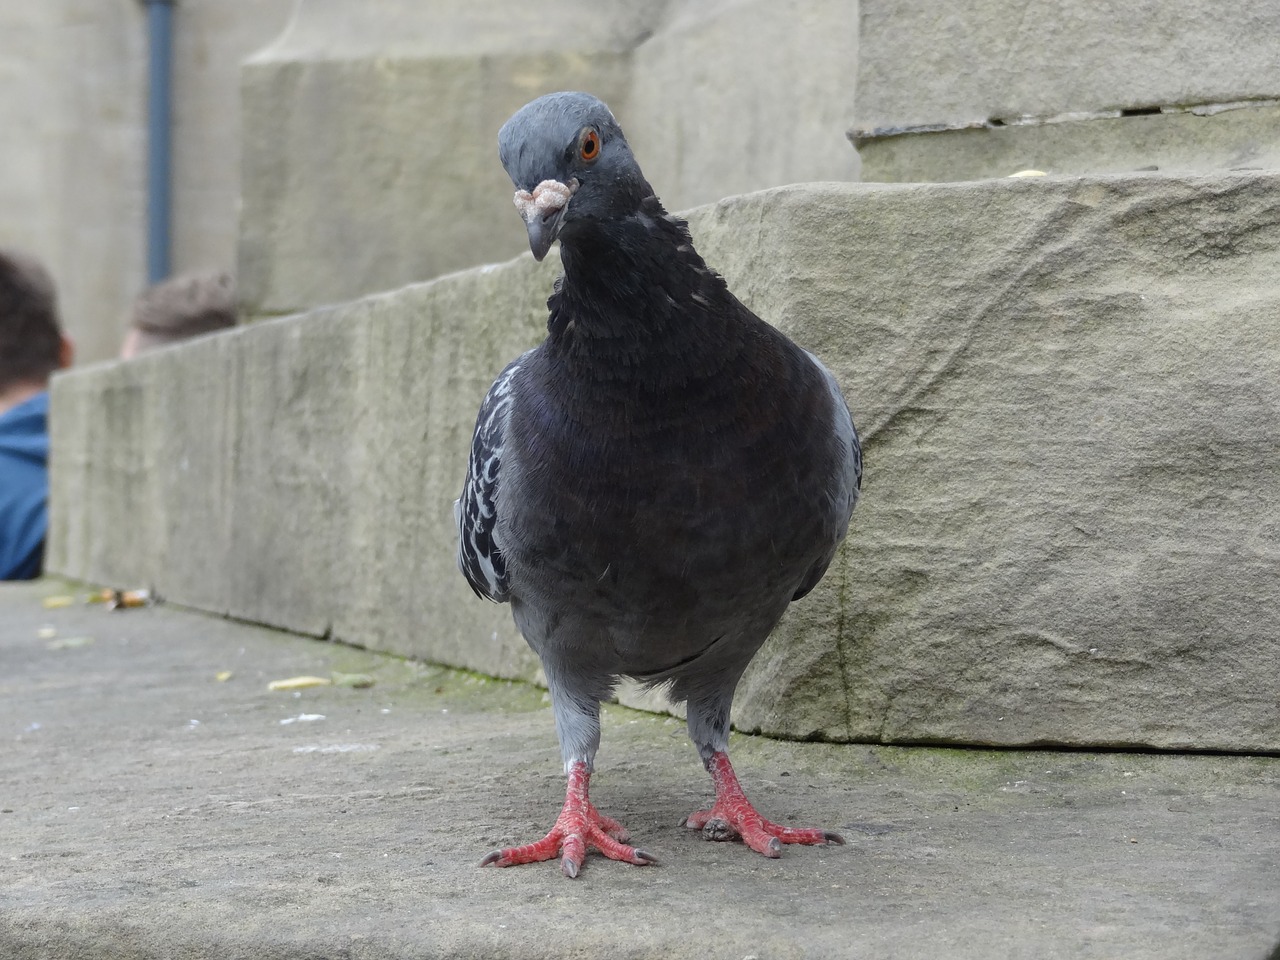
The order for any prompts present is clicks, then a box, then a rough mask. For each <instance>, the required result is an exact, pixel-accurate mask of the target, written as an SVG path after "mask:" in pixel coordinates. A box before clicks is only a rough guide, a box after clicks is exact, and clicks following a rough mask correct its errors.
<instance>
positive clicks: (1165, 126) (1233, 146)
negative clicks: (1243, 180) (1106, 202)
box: [850, 101, 1280, 182]
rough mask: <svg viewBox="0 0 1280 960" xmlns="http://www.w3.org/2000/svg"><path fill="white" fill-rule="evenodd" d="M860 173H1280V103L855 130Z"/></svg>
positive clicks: (918, 176)
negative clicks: (955, 126) (875, 132)
mask: <svg viewBox="0 0 1280 960" xmlns="http://www.w3.org/2000/svg"><path fill="white" fill-rule="evenodd" d="M850 136H851V138H852V139H853V140H854V142H855V143H856V144H857V147H858V152H859V154H860V155H861V157H862V175H863V179H865V180H869V181H891V182H921V181H928V182H946V181H958V180H980V179H984V178H987V177H1004V176H1008V175H1009V174H1012V173H1015V172H1017V171H1019V170H1028V169H1030V170H1040V171H1043V172H1045V173H1050V174H1107V173H1132V172H1136V171H1142V170H1152V171H1154V170H1159V171H1160V172H1162V173H1178V174H1189V173H1192V174H1193V173H1201V174H1205V173H1215V172H1224V171H1228V170H1238V169H1270V170H1277V169H1280V105H1277V104H1276V103H1275V102H1274V101H1273V102H1272V103H1271V104H1268V105H1257V106H1241V107H1237V108H1234V109H1229V110H1223V111H1220V112H1215V113H1209V114H1197V113H1194V112H1192V111H1180V112H1173V113H1163V114H1152V115H1142V116H1128V117H1121V116H1116V117H1106V118H1093V119H1070V120H1064V121H1062V122H1052V123H1028V124H1014V125H1009V126H990V125H974V126H969V127H963V128H958V129H950V130H938V131H932V132H924V131H904V132H902V133H888V134H882V135H863V136H858V135H854V134H851V135H850Z"/></svg>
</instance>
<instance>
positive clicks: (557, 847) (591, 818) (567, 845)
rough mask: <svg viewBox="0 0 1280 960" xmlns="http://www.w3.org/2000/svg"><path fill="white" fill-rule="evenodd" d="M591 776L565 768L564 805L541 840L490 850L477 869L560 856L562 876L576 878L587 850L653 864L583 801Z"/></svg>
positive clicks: (579, 766) (581, 766)
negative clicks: (567, 774)
mask: <svg viewBox="0 0 1280 960" xmlns="http://www.w3.org/2000/svg"><path fill="white" fill-rule="evenodd" d="M590 779H591V774H590V773H589V772H588V771H587V765H586V764H585V763H583V762H581V761H575V762H574V763H572V764H570V766H569V785H568V787H566V789H565V795H564V806H563V807H562V808H561V809H560V816H559V817H557V818H556V822H555V826H553V827H552V828H551V832H550V833H548V834H547V835H546V836H545V837H543V838H542V839H541V840H538V841H536V842H534V843H529V844H526V845H525V846H523V847H507V848H505V849H503V850H494V851H493V852H492V853H490V854H489V855H488V856H487V857H485V858H484V859H483V860H481V861H480V866H482V867H485V866H488V865H489V864H493V865H494V866H497V867H514V866H516V865H517V864H521V863H535V862H537V861H539V860H551V859H553V858H554V857H555V855H556V854H557V853H559V854H560V869H561V871H562V872H563V873H564V875H565V876H566V877H576V876H577V875H578V871H579V870H580V869H581V868H582V861H583V860H584V859H585V858H586V855H587V848H588V847H593V848H595V849H596V850H599V851H600V852H601V853H603V854H604V855H605V856H606V857H608V858H609V859H610V860H625V861H627V862H628V863H634V864H637V865H639V866H643V865H644V864H646V863H657V862H658V861H657V858H655V857H653V856H651V855H650V854H647V853H645V852H644V851H643V850H637V849H636V848H635V847H629V846H627V844H626V843H625V842H624V841H626V840H629V839H631V838H630V837H629V836H628V835H627V831H626V829H625V828H624V827H623V826H622V824H620V823H619V822H618V821H617V820H614V819H613V818H612V817H606V816H605V815H604V814H602V813H600V811H598V810H597V809H596V808H595V806H593V805H592V803H591V801H590V800H588V799H587V784H588V782H589V781H590Z"/></svg>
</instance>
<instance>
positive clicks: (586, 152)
mask: <svg viewBox="0 0 1280 960" xmlns="http://www.w3.org/2000/svg"><path fill="white" fill-rule="evenodd" d="M578 156H580V157H581V158H582V159H583V160H586V161H587V162H588V163H590V162H591V161H592V160H594V159H595V158H596V157H598V156H600V134H598V133H596V132H595V131H594V130H589V129H588V130H583V131H582V136H581V137H579V138H578Z"/></svg>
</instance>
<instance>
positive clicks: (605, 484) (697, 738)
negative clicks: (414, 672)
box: [455, 93, 862, 877]
mask: <svg viewBox="0 0 1280 960" xmlns="http://www.w3.org/2000/svg"><path fill="white" fill-rule="evenodd" d="M498 148H499V155H500V157H501V159H502V165H503V166H504V167H505V168H506V170H507V173H508V174H509V175H510V176H511V179H512V181H513V182H514V183H515V186H516V188H517V189H516V195H515V202H516V206H517V208H518V209H519V211H520V213H521V215H522V216H523V218H524V220H525V225H526V226H527V228H528V233H529V246H530V247H531V249H532V250H533V255H534V257H535V258H537V259H538V260H541V259H542V258H543V257H545V256H546V254H547V252H548V251H549V250H550V248H551V245H552V243H553V242H554V241H556V240H559V241H560V258H561V260H562V261H563V264H564V274H563V275H562V276H561V278H560V279H559V280H558V281H557V283H556V287H555V292H554V293H553V294H552V296H551V298H550V299H549V300H548V301H547V306H548V308H549V310H550V316H549V318H548V320H547V338H546V340H544V341H543V342H542V343H541V344H540V345H539V346H537V347H535V348H534V349H532V350H530V351H529V352H527V353H525V354H524V355H522V356H520V357H518V358H517V359H516V360H514V361H513V362H512V363H511V364H510V365H508V366H507V368H506V369H505V370H503V371H502V373H501V374H500V375H499V377H498V379H497V380H496V381H495V382H494V384H493V386H492V387H491V388H490V389H489V392H488V394H487V396H486V397H485V399H484V402H483V403H482V404H481V406H480V413H479V416H478V417H477V420H476V429H475V435H474V438H473V440H472V444H471V457H470V461H469V463H468V468H467V479H466V484H465V486H464V487H463V491H462V496H461V498H460V499H459V500H458V502H457V503H456V504H455V512H456V515H457V519H458V529H459V540H458V566H459V568H460V569H461V570H462V573H463V574H464V575H465V576H466V578H467V580H468V581H469V582H470V584H471V586H472V588H473V589H474V590H475V592H476V593H477V594H478V595H479V596H482V597H487V598H488V599H490V600H494V601H497V602H509V603H510V604H511V609H512V614H513V615H514V617H515V622H516V625H517V626H518V627H519V628H520V632H521V633H522V634H523V635H524V638H525V639H526V640H527V641H528V643H529V645H530V646H531V647H532V648H533V649H534V651H535V652H536V653H537V654H538V657H539V658H540V659H541V661H542V666H543V669H544V670H545V673H546V677H547V685H548V686H549V687H550V689H551V703H552V708H553V712H554V714H555V722H556V732H557V734H558V735H559V738H560V747H561V750H562V752H563V754H564V763H565V772H566V774H567V775H568V787H567V790H566V794H565V802H564V807H563V808H562V810H561V812H560V816H559V818H558V819H557V820H556V822H555V825H554V826H553V827H552V829H551V831H550V832H549V833H548V834H547V835H546V836H545V837H543V838H542V839H541V840H538V841H537V842H535V843H531V844H528V845H527V846H522V847H514V848H507V849H503V850H495V851H494V852H493V853H491V854H489V855H488V856H487V857H485V858H484V860H483V862H482V865H484V864H496V865H497V866H503V867H505V866H512V865H514V864H519V863H529V862H532V861H536V860H549V859H552V858H554V857H555V856H556V855H557V854H559V855H560V857H561V869H562V870H563V871H564V873H565V874H567V875H568V876H571V877H573V876H577V874H578V871H579V869H580V868H581V866H582V861H583V858H584V856H585V854H586V851H587V849H588V848H595V849H597V850H599V851H600V852H601V853H602V854H604V855H605V856H606V857H610V858H612V859H615V860H626V861H629V862H631V863H635V864H645V863H653V862H654V858H653V857H652V856H651V855H649V854H647V853H645V852H644V851H643V850H640V849H637V848H635V847H632V846H629V845H628V842H627V841H628V839H629V838H628V836H627V832H626V831H625V830H624V829H623V827H622V826H621V825H620V824H619V823H618V822H617V821H615V820H612V819H610V818H609V817H606V816H604V815H602V814H600V813H599V812H598V811H597V810H596V808H595V807H594V806H593V805H592V803H591V801H590V800H589V799H588V783H589V780H590V777H591V772H592V769H593V761H594V758H595V754H596V749H597V748H598V747H599V745H600V703H601V701H602V700H605V699H607V698H608V697H609V696H610V695H611V693H612V691H613V689H614V687H615V685H616V684H617V682H618V680H619V678H620V677H624V676H626V677H634V678H636V679H638V680H640V681H642V682H643V683H645V684H652V685H660V684H661V685H666V686H667V687H668V688H669V693H670V695H671V697H672V698H673V699H674V700H676V701H685V702H686V704H687V707H688V728H689V736H690V738H691V739H692V740H693V742H694V745H695V746H696V747H697V749H698V753H699V754H700V755H701V757H702V761H703V764H704V765H705V766H706V768H707V770H708V771H709V772H710V774H711V777H712V780H713V782H714V785H715V793H716V796H715V802H714V804H713V805H712V807H711V809H710V810H703V811H698V812H696V813H694V814H692V815H691V816H690V817H689V818H688V819H687V820H686V821H685V822H686V823H687V825H688V826H690V827H693V828H696V829H701V830H702V832H703V835H704V836H706V837H708V838H709V839H730V838H734V837H740V838H741V839H742V840H743V841H744V842H745V843H746V844H747V845H748V846H750V847H751V848H752V849H754V850H757V851H759V852H760V853H762V854H764V855H765V856H767V857H777V856H780V855H781V852H782V844H784V843H803V844H817V843H843V842H844V841H843V840H842V839H841V838H840V836H839V835H838V834H835V833H832V832H830V831H827V830H817V829H792V828H789V827H783V826H781V825H779V824H775V823H772V822H771V821H769V820H766V819H764V818H763V817H762V816H761V815H760V814H759V813H757V812H756V810H755V808H754V807H753V806H752V805H751V803H750V801H748V800H747V798H746V796H745V795H744V794H743V791H742V788H741V787H740V786H739V784H738V780H737V777H736V776H735V775H734V772H733V767H732V766H731V765H730V763H729V757H728V755H727V753H726V750H727V747H728V733H729V707H730V703H731V702H732V700H733V692H734V688H735V687H736V686H737V683H738V679H739V678H740V677H741V676H742V672H743V670H745V669H746V667H747V664H748V663H749V662H750V661H751V658H752V657H753V656H754V655H755V653H756V651H757V650H759V649H760V645H761V644H763V643H764V641H765V638H767V637H768V636H769V632H770V631H771V630H772V629H773V627H774V625H775V624H777V622H778V620H779V618H780V617H781V616H782V613H783V611H784V610H786V608H787V604H789V603H791V602H792V601H793V600H799V599H800V598H801V597H803V596H804V595H805V594H806V593H808V592H809V591H810V590H811V589H813V587H814V585H815V584H816V583H817V582H818V581H819V580H820V579H821V578H822V575H823V573H824V572H826V569H827V565H828V564H829V563H830V562H831V560H832V557H833V556H834V555H835V552H836V548H837V547H838V546H839V544H840V541H841V540H842V539H843V538H844V536H845V532H846V530H847V529H848V526H849V518H850V515H851V514H852V512H853V507H854V504H855V503H856V501H857V499H858V489H859V487H860V484H861V477H862V455H861V450H860V447H859V444H858V436H857V433H856V431H855V430H854V426H853V421H852V418H851V417H850V415H849V408H848V406H847V405H846V404H845V400H844V397H843V396H842V394H841V392H840V388H839V387H838V386H837V384H836V381H835V378H834V377H832V375H831V374H830V373H829V372H828V371H827V369H826V368H825V367H824V366H823V365H822V364H821V363H820V362H819V361H818V360H817V358H815V357H814V356H813V355H812V354H810V353H808V352H807V351H805V350H802V349H801V348H800V347H798V346H796V345H795V344H794V343H792V342H791V341H790V340H788V339H787V338H786V337H785V336H783V335H782V334H781V333H779V332H778V331H777V330H775V329H774V328H773V327H770V326H769V325H768V324H766V323H765V322H764V321H762V320H760V319H759V318H758V317H756V316H755V315H754V314H753V313H752V312H751V311H750V310H748V309H747V308H746V307H744V306H743V305H742V304H741V303H739V302H738V300H737V299H736V298H735V297H734V296H733V294H731V293H730V292H729V290H728V288H727V287H726V285H725V282H724V280H723V279H722V278H721V277H720V276H719V275H718V274H716V273H715V272H713V271H712V270H710V269H708V268H707V265H706V264H705V263H704V262H703V260H702V258H701V257H700V256H699V255H698V253H697V251H696V250H694V248H693V244H692V243H691V242H690V238H689V232H688V229H687V227H686V225H685V223H684V222H683V221H682V220H679V219H677V218H675V217H673V216H671V215H670V214H668V213H667V211H666V210H665V209H664V208H663V206H662V203H661V202H660V201H659V200H658V198H657V197H656V196H654V192H653V188H652V187H650V186H649V184H648V182H646V180H645V178H644V176H643V175H642V174H641V172H640V167H639V166H638V165H637V163H636V159H635V157H634V156H633V155H632V153H631V148H630V147H629V146H628V144H627V141H626V138H625V137H624V136H623V134H622V130H621V129H620V128H619V126H618V123H617V121H616V120H615V119H614V117H613V114H612V113H610V112H609V108H608V107H606V106H605V105H604V104H603V103H601V102H600V101H599V100H597V99H596V98H595V97H592V96H589V95H587V94H584V93H555V94H550V95H548V96H544V97H540V98H538V99H537V100H534V101H533V102H532V103H529V104H527V105H526V106H524V107H523V108H522V109H520V110H519V111H518V112H517V113H516V114H515V115H514V116H513V117H511V119H510V120H508V121H507V122H506V124H504V125H503V127H502V130H501V131H500V132H499V134H498ZM833 669H834V667H833Z"/></svg>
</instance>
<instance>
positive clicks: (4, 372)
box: [0, 249, 72, 409]
mask: <svg viewBox="0 0 1280 960" xmlns="http://www.w3.org/2000/svg"><path fill="white" fill-rule="evenodd" d="M71 350H72V348H71V341H70V340H69V339H67V337H65V336H64V335H63V333H62V326H61V324H60V323H59V322H58V295H57V291H56V289H55V288H54V285H53V278H52V277H51V276H49V271H48V270H46V269H45V268H44V267H43V266H42V265H41V263H40V262H39V261H38V260H36V259H35V258H34V257H30V256H28V255H27V254H25V253H19V252H18V251H16V250H6V249H0V409H4V408H6V407H7V406H11V405H12V404H13V403H14V402H18V400H17V399H15V398H18V397H19V395H22V394H31V393H35V392H38V391H40V390H43V389H45V388H46V387H47V386H48V384H49V375H50V374H52V373H53V372H54V371H55V370H60V369H62V368H63V367H69V366H70V365H71Z"/></svg>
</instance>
